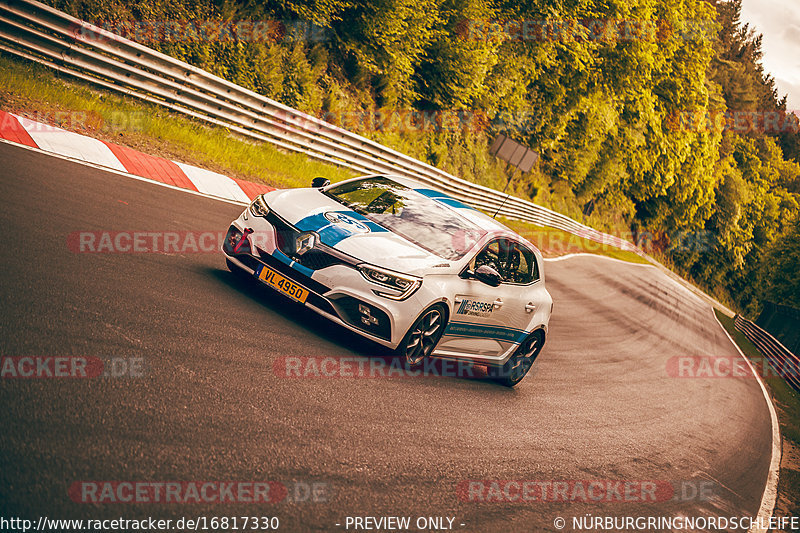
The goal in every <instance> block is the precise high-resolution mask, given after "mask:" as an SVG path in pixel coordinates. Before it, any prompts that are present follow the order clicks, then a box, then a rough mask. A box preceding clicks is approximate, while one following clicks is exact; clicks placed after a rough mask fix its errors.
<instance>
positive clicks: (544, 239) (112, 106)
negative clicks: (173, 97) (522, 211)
mask: <svg viewBox="0 0 800 533" xmlns="http://www.w3.org/2000/svg"><path fill="white" fill-rule="evenodd" d="M0 79H2V80H3V84H2V86H0V108H1V109H3V110H5V111H11V112H15V113H17V114H20V115H25V116H28V117H29V118H31V119H33V120H36V121H38V122H45V123H48V124H52V125H55V126H59V127H62V128H64V129H67V130H70V131H75V132H77V133H81V134H84V135H88V136H91V137H95V138H99V139H103V140H106V141H111V142H115V143H117V144H122V145H125V146H129V147H131V148H135V149H137V150H140V151H142V152H145V153H149V154H153V155H159V156H162V157H166V158H168V159H174V160H176V161H181V162H184V163H189V164H193V165H197V166H199V167H202V168H207V169H209V170H213V171H215V172H220V173H222V174H225V175H228V176H233V177H236V178H241V179H246V180H250V181H256V182H262V183H266V184H268V185H271V186H273V187H278V188H290V187H307V186H308V185H309V184H310V182H311V179H312V178H314V177H316V176H325V177H327V178H329V179H330V180H331V181H334V182H336V181H340V180H342V179H346V178H349V177H352V176H355V175H356V174H355V173H354V172H351V171H349V170H347V169H343V168H340V167H336V166H334V165H329V164H326V163H322V162H319V161H315V160H314V159H311V158H309V157H306V156H305V155H303V154H296V153H285V152H283V151H281V150H279V149H278V148H276V147H274V146H272V145H270V144H266V143H257V142H253V141H250V140H249V139H246V138H243V137H241V136H238V135H235V134H232V133H231V132H230V131H228V130H227V129H225V128H221V127H216V126H211V125H208V124H206V123H203V122H200V121H197V120H193V119H191V118H188V117H185V116H182V115H179V114H177V113H172V112H170V111H168V110H167V109H165V108H163V107H160V106H157V105H154V104H148V103H146V102H141V101H140V100H137V99H134V98H130V97H126V96H123V95H121V94H117V93H113V92H110V91H106V90H103V89H98V88H95V87H93V86H91V85H89V84H87V83H84V82H80V81H76V80H74V79H72V78H69V77H63V76H60V75H59V74H58V73H56V72H54V71H52V70H51V69H48V68H46V67H43V66H40V65H36V64H34V63H31V62H28V61H25V60H19V59H16V58H13V57H11V56H9V55H7V54H4V53H0ZM503 222H504V223H505V224H506V225H508V226H509V227H510V228H511V229H513V230H515V231H517V232H518V233H520V234H521V235H523V236H524V237H525V238H526V239H528V240H529V241H531V242H533V243H534V244H536V245H537V246H538V247H539V249H540V250H542V253H544V254H545V255H546V256H550V257H553V256H558V255H564V254H567V253H594V254H600V255H605V256H609V257H614V258H616V259H621V260H624V261H630V262H634V263H647V260H645V259H644V258H642V257H640V256H638V255H637V254H635V253H632V252H626V251H623V250H620V249H618V248H615V247H613V246H609V245H604V244H599V243H596V242H593V241H590V240H588V239H584V238H581V237H578V236H576V235H572V234H570V233H567V232H564V231H560V230H556V229H553V228H545V227H541V226H536V225H534V224H530V223H527V222H520V221H514V220H508V219H503Z"/></svg>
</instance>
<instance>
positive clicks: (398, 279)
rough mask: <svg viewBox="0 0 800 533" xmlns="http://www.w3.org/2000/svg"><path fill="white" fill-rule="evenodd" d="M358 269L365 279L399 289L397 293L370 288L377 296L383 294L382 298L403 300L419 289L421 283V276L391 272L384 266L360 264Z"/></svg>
mask: <svg viewBox="0 0 800 533" xmlns="http://www.w3.org/2000/svg"><path fill="white" fill-rule="evenodd" d="M358 269H359V270H360V271H361V275H362V276H364V278H366V279H367V281H371V282H372V283H377V284H378V285H381V286H383V287H387V288H389V289H393V290H395V291H400V293H399V294H395V293H388V292H385V291H379V290H375V289H373V290H372V292H374V293H375V294H377V295H378V296H383V297H384V298H390V299H392V300H405V299H406V298H408V297H409V296H411V295H412V294H414V292H416V290H417V289H419V287H420V285H422V279H421V278H418V277H416V276H409V275H407V274H400V273H399V272H392V271H391V270H386V269H385V268H380V267H376V266H372V265H360V266H359V267H358Z"/></svg>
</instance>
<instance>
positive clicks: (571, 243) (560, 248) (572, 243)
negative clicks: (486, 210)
mask: <svg viewBox="0 0 800 533" xmlns="http://www.w3.org/2000/svg"><path fill="white" fill-rule="evenodd" d="M500 222H502V223H503V224H505V225H506V226H508V227H509V228H511V229H512V230H514V231H516V232H517V233H519V234H520V235H522V236H523V237H525V238H526V239H528V240H529V241H530V242H532V243H533V244H535V245H536V247H537V248H539V250H541V251H542V254H543V255H544V256H545V257H557V256H559V255H566V254H575V253H587V254H597V255H605V256H607V257H613V258H614V259H620V260H622V261H628V262H630V263H642V264H648V265H649V264H650V262H649V261H648V260H647V259H645V258H644V257H641V256H640V255H638V254H635V253H633V252H628V251H625V250H620V249H619V248H617V247H615V246H611V245H608V244H601V243H598V242H594V241H591V240H589V239H585V238H583V237H579V236H577V235H573V234H572V233H568V232H566V231H561V230H559V229H555V228H547V227H543V226H537V225H535V224H531V223H530V222H522V221H520V220H511V219H507V218H504V217H500Z"/></svg>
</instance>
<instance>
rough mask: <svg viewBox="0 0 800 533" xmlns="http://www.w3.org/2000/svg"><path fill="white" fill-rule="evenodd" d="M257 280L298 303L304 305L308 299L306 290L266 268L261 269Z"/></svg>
mask: <svg viewBox="0 0 800 533" xmlns="http://www.w3.org/2000/svg"><path fill="white" fill-rule="evenodd" d="M258 279H260V280H261V281H263V282H265V283H266V284H267V285H269V286H271V287H274V288H276V289H278V290H279V291H281V292H282V293H283V294H285V295H286V296H288V297H289V298H292V299H294V300H297V301H298V302H300V303H305V301H306V298H308V291H307V290H305V289H304V288H303V287H301V286H300V285H298V284H297V283H295V282H294V281H292V280H290V279H288V278H286V277H284V276H282V275H280V274H278V273H277V272H275V271H274V270H272V269H271V268H270V267H268V266H264V267H261V271H260V272H259V273H258Z"/></svg>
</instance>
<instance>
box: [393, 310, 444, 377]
mask: <svg viewBox="0 0 800 533" xmlns="http://www.w3.org/2000/svg"><path fill="white" fill-rule="evenodd" d="M446 313H447V311H446V309H445V308H444V306H443V305H441V304H436V305H434V306H432V307H429V308H428V309H426V310H425V312H423V313H422V314H421V315H420V316H419V318H417V320H416V321H414V324H412V326H411V327H410V328H409V329H408V332H407V333H406V335H405V337H403V340H402V341H401V342H400V344H399V345H398V346H397V348H396V349H395V355H396V356H397V357H400V358H401V359H402V360H403V363H404V364H405V366H406V368H408V369H414V368H418V367H419V366H421V365H422V363H423V362H424V361H425V358H427V357H429V356H430V355H431V352H433V349H434V348H435V347H436V345H437V344H438V343H439V339H441V338H442V334H443V333H444V328H445V326H446V325H447V318H446V316H447V314H446Z"/></svg>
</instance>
